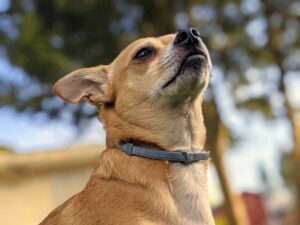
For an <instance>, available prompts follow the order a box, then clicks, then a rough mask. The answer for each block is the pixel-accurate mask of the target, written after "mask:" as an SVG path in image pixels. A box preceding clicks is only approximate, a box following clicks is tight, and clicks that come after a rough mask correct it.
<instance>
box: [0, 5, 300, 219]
mask: <svg viewBox="0 0 300 225" xmlns="http://www.w3.org/2000/svg"><path fill="white" fill-rule="evenodd" d="M299 21H300V1H297V0H264V1H260V0H241V1H239V0H235V1H227V0H223V1H220V0H210V1H208V0H207V1H204V0H198V1H194V0H187V1H184V0H152V1H137V0H102V1H96V0H72V1H71V0H52V1H38V0H23V1H19V0H0V221H1V224H5V225H16V224H25V225H27V224H37V223H38V222H40V221H41V220H42V219H43V218H44V217H45V216H46V215H47V214H48V213H49V212H50V210H52V209H53V208H55V207H56V206H57V205H58V204H60V203H62V202H64V201H65V200H66V199H67V198H68V197H70V196H71V195H73V194H74V193H76V192H78V191H79V190H81V189H82V188H83V187H84V185H85V183H86V181H87V180H88V178H89V174H90V173H91V170H92V168H93V165H94V163H95V161H96V159H97V157H98V155H99V154H100V152H101V150H102V149H104V148H105V146H104V143H105V133H104V131H103V129H102V125H101V123H99V121H98V119H97V117H96V110H95V108H94V107H92V106H90V105H88V104H84V103H83V104H80V105H76V106H74V105H67V104H65V103H64V102H63V101H62V100H60V99H58V98H57V97H54V95H53V92H52V85H53V83H54V82H55V81H56V80H57V79H59V78H60V77H62V76H63V75H65V74H67V73H69V72H70V71H72V70H74V69H76V68H79V67H89V66H95V65H98V64H107V63H109V62H111V60H112V59H113V58H115V57H116V56H117V54H118V53H119V52H120V51H121V50H122V49H123V48H124V47H125V46H126V45H127V44H129V43H130V42H131V41H133V40H135V39H136V38H139V37H145V36H158V35H163V34H167V33H173V32H175V31H176V30H177V29H178V28H181V27H186V26H192V27H196V28H198V29H199V30H200V33H201V36H202V38H203V40H204V42H205V43H206V44H207V46H208V48H209V50H210V52H211V57H212V60H213V64H214V67H213V72H212V79H211V85H210V87H209V90H208V91H207V93H206V101H205V105H204V114H205V123H206V127H207V129H208V137H207V146H206V147H207V149H209V150H210V151H211V157H212V165H211V166H210V168H209V198H210V201H211V205H212V208H213V211H214V216H215V219H216V223H217V225H281V224H285V225H296V224H297V225H298V224H300V223H299V215H300V173H299V171H300V92H299V89H300V24H299ZM297 217H298V219H297Z"/></svg>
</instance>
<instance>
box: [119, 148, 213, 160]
mask: <svg viewBox="0 0 300 225" xmlns="http://www.w3.org/2000/svg"><path fill="white" fill-rule="evenodd" d="M121 150H123V151H124V152H125V153H126V154H127V155H129V156H141V157H145V158H150V159H160V160H168V161H170V162H181V163H184V164H190V163H194V162H198V161H200V160H208V159H209V153H208V152H206V151H201V152H185V151H174V152H169V151H164V150H157V149H153V148H145V147H140V146H137V145H135V144H133V143H125V144H122V145H121Z"/></svg>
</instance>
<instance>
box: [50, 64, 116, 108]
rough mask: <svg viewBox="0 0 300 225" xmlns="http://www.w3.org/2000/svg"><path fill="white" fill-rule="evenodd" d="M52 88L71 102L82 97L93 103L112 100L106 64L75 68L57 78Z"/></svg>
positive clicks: (75, 101) (78, 100) (77, 100)
mask: <svg viewBox="0 0 300 225" xmlns="http://www.w3.org/2000/svg"><path fill="white" fill-rule="evenodd" d="M53 90H54V92H55V94H56V95H58V96H59V97H61V98H62V99H64V100H65V101H67V102H69V103H73V104H75V103H78V102H80V101H81V100H82V99H84V100H87V101H88V102H89V103H91V104H94V105H96V104H100V103H107V102H111V101H113V99H112V98H113V94H112V88H111V87H110V85H109V82H108V66H96V67H91V68H82V69H78V70H75V71H74V72H72V73H69V74H68V75H66V76H65V77H63V78H61V79H60V80H58V81H57V82H56V83H55V85H54V88H53Z"/></svg>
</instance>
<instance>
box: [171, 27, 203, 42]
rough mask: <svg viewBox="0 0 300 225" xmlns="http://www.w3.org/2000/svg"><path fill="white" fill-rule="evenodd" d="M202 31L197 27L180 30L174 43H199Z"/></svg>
mask: <svg viewBox="0 0 300 225" xmlns="http://www.w3.org/2000/svg"><path fill="white" fill-rule="evenodd" d="M199 38H200V33H199V31H198V30H197V29H195V28H189V29H184V30H179V31H178V32H177V34H176V37H175V40H174V45H199Z"/></svg>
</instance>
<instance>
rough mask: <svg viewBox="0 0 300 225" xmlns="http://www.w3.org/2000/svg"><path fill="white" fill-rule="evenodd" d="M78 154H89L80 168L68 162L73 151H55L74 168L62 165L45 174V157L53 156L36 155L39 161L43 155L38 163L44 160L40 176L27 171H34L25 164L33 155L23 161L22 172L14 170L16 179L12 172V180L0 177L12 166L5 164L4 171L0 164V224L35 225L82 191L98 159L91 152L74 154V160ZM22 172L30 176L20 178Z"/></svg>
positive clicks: (49, 169)
mask: <svg viewBox="0 0 300 225" xmlns="http://www.w3.org/2000/svg"><path fill="white" fill-rule="evenodd" d="M80 152H82V154H84V156H83V157H86V156H87V155H89V154H90V161H88V160H86V161H85V164H84V165H83V164H80V163H79V164H78V163H76V160H78V159H76V160H75V161H74V159H71V158H72V155H74V150H72V151H67V150H66V151H65V150H63V151H57V152H56V153H57V154H58V156H57V155H56V157H57V158H64V157H65V156H66V155H70V156H71V157H70V159H69V160H71V161H72V160H73V161H72V162H73V164H74V165H75V166H74V167H72V166H70V165H71V164H70V163H69V164H68V163H66V164H68V167H67V168H64V167H63V165H57V168H59V169H56V168H55V167H54V168H53V167H49V168H48V170H47V169H45V168H47V165H46V163H47V155H48V154H53V153H50V152H49V153H47V152H46V153H37V154H39V157H41V155H40V154H43V157H42V159H43V160H45V161H44V168H43V172H42V173H40V172H39V171H36V173H32V170H31V169H30V168H28V167H30V166H31V167H33V168H36V167H35V166H34V165H30V163H28V160H29V162H30V158H35V157H36V155H35V154H30V155H27V156H25V157H27V158H26V165H25V166H26V168H23V169H22V166H21V169H20V168H19V170H17V171H18V173H19V175H16V172H14V176H9V177H4V176H1V175H3V171H5V173H8V171H10V170H13V169H12V168H14V166H12V164H13V163H7V165H6V167H5V168H4V167H3V164H2V167H1V168H0V221H1V222H0V224H3V225H20V224H22V225H33V224H38V223H39V222H41V220H42V219H43V218H45V217H46V216H47V215H48V214H49V213H50V212H51V211H52V210H53V209H54V208H56V207H57V206H58V205H60V204H61V203H63V202H64V201H65V200H67V199H68V198H69V197H71V196H72V195H74V194H75V193H78V192H79V191H80V190H82V189H83V188H84V186H85V184H86V183H87V181H88V179H89V177H90V174H91V172H92V169H93V165H94V163H95V160H96V158H98V157H96V156H97V155H98V154H99V153H100V151H98V150H96V151H95V149H93V150H87V149H85V150H84V151H83V150H78V151H77V150H76V152H75V155H76V154H77V156H78V154H81V153H80ZM59 155H60V156H61V157H59ZM22 157H24V155H22ZM14 158H15V159H16V158H18V155H11V156H10V160H11V162H12V161H14ZM48 158H51V157H48ZM79 158H80V157H79ZM0 159H1V155H0ZM50 160H51V159H50ZM79 161H80V160H79ZM2 162H3V161H2ZM0 163H1V160H0ZM52 163H53V162H52ZM33 164H34V163H33ZM13 165H14V164H13ZM1 169H2V170H1ZM22 171H31V172H30V173H23V174H22ZM1 172H2V173H1Z"/></svg>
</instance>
